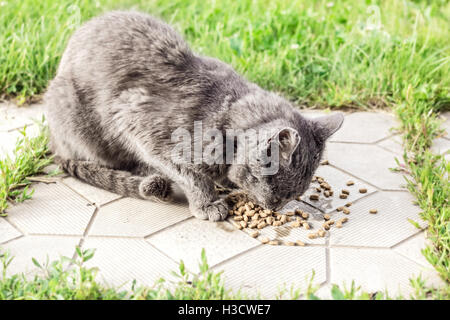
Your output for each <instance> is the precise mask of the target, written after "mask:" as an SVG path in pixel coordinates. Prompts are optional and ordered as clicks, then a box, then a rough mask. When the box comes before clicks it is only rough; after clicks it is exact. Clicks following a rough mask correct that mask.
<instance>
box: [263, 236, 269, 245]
mask: <svg viewBox="0 0 450 320" xmlns="http://www.w3.org/2000/svg"><path fill="white" fill-rule="evenodd" d="M269 241H270V239H269V238H267V237H264V238H262V239H261V243H263V244H266V243H269Z"/></svg>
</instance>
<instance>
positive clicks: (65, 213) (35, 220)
mask: <svg viewBox="0 0 450 320" xmlns="http://www.w3.org/2000/svg"><path fill="white" fill-rule="evenodd" d="M33 188H34V190H35V192H34V194H33V199H32V200H31V201H25V202H23V203H18V204H14V205H12V206H10V208H9V209H8V218H7V219H8V221H10V222H11V223H13V224H14V225H15V226H17V227H18V229H19V230H21V231H23V232H25V233H28V234H54V235H57V234H59V235H83V233H84V230H85V229H86V227H87V225H88V223H89V220H90V219H91V217H92V214H93V213H94V211H95V207H94V206H92V205H91V204H90V203H89V202H88V201H87V200H85V199H84V198H82V197H81V196H79V195H77V194H76V193H75V192H73V191H72V190H71V189H69V188H68V187H66V186H65V185H63V184H60V183H52V184H44V183H38V184H33Z"/></svg>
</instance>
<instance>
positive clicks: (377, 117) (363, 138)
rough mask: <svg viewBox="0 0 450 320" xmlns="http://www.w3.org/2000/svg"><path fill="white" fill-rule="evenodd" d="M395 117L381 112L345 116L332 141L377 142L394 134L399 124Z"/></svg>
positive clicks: (356, 113)
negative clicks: (393, 130) (392, 130)
mask: <svg viewBox="0 0 450 320" xmlns="http://www.w3.org/2000/svg"><path fill="white" fill-rule="evenodd" d="M397 125H398V124H397V122H396V120H395V117H394V116H393V115H392V114H389V113H381V112H355V113H351V114H348V115H346V116H345V121H344V123H343V125H342V127H341V129H339V130H338V131H337V132H336V133H335V134H334V135H333V137H331V139H330V141H333V142H350V143H375V142H377V141H380V140H382V139H384V138H386V137H389V136H391V135H392V132H391V130H390V129H391V128H393V127H395V126H397Z"/></svg>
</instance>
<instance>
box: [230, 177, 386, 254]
mask: <svg viewBox="0 0 450 320" xmlns="http://www.w3.org/2000/svg"><path fill="white" fill-rule="evenodd" d="M312 182H316V183H318V184H319V185H320V188H319V187H315V191H316V192H317V193H315V194H311V195H309V199H310V200H313V201H317V200H319V199H320V194H319V193H322V191H323V195H324V196H325V197H327V198H328V197H330V196H332V195H333V190H332V188H331V186H330V185H329V184H328V183H327V182H326V181H325V179H324V178H322V177H319V176H314V177H313V179H312ZM346 184H347V186H352V185H354V184H355V183H354V182H353V181H351V180H350V181H347V183H346ZM359 192H360V193H366V192H367V189H366V188H360V189H359ZM349 195H350V191H349V190H347V189H341V191H340V194H339V198H340V199H346V198H347V197H348V196H349ZM229 197H230V199H231V202H230V203H234V204H233V207H232V209H230V210H228V214H229V215H230V216H232V221H231V223H232V224H233V225H234V226H235V227H236V228H237V229H239V230H242V229H245V231H246V232H247V233H248V234H249V235H250V236H251V237H253V238H258V240H260V241H261V243H263V244H270V245H281V244H284V245H287V246H295V245H298V246H305V245H306V244H305V243H304V242H302V241H300V240H297V241H295V242H293V241H283V240H275V239H273V240H271V239H269V238H267V237H262V238H261V237H260V235H261V231H260V230H261V229H263V228H265V227H267V226H274V227H279V226H282V225H283V224H285V223H290V227H292V228H299V227H303V228H305V229H306V230H310V229H313V225H311V224H309V223H308V222H307V221H306V220H307V219H308V218H309V216H310V215H309V214H308V213H307V212H304V211H303V210H301V209H295V210H291V211H287V212H285V214H281V213H280V212H275V211H272V210H269V209H264V208H262V207H260V206H259V205H256V204H254V203H253V202H251V201H248V198H247V196H246V195H245V194H243V193H242V194H239V193H238V194H232V195H229ZM297 198H298V199H300V198H301V197H300V196H298V197H297ZM350 206H352V202H347V203H346V204H345V206H341V207H338V208H337V209H336V210H337V211H338V212H341V211H342V212H343V213H344V214H346V215H348V214H349V213H350V210H349V209H348V208H349V207H350ZM377 212H378V210H377V209H370V210H369V213H371V214H376V213H377ZM296 215H297V216H296ZM323 219H324V220H325V221H324V223H323V224H322V227H321V228H319V229H318V230H317V231H316V232H311V233H309V234H308V238H309V239H316V238H317V237H325V236H326V235H327V231H328V232H330V230H331V226H332V225H334V226H335V227H336V228H342V227H343V224H344V223H345V222H347V221H348V218H347V217H343V218H341V219H339V220H337V221H336V222H335V221H333V220H331V215H330V214H328V213H326V214H324V215H323Z"/></svg>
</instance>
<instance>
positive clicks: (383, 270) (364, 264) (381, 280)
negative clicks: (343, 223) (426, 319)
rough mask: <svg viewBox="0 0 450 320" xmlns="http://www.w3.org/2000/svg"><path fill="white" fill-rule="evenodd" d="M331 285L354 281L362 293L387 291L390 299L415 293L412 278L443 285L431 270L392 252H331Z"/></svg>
mask: <svg viewBox="0 0 450 320" xmlns="http://www.w3.org/2000/svg"><path fill="white" fill-rule="evenodd" d="M330 270H331V279H330V283H333V284H339V285H342V284H346V286H347V288H350V285H351V282H352V280H354V281H355V284H356V285H358V286H361V288H362V289H363V290H366V291H369V292H377V291H384V290H385V289H387V290H388V293H389V295H390V296H396V295H398V294H399V293H402V294H403V295H404V296H405V297H408V295H409V294H410V293H412V289H411V287H410V285H409V279H410V278H412V277H416V276H419V275H422V276H423V278H425V279H428V280H429V281H430V282H429V284H434V285H442V281H441V280H440V279H439V277H438V276H437V275H436V272H435V271H434V270H432V269H429V268H425V267H422V266H420V265H419V264H416V263H415V262H413V261H411V260H409V259H407V258H405V257H403V256H401V255H399V254H397V253H395V252H394V251H392V250H389V249H359V248H331V249H330Z"/></svg>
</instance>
